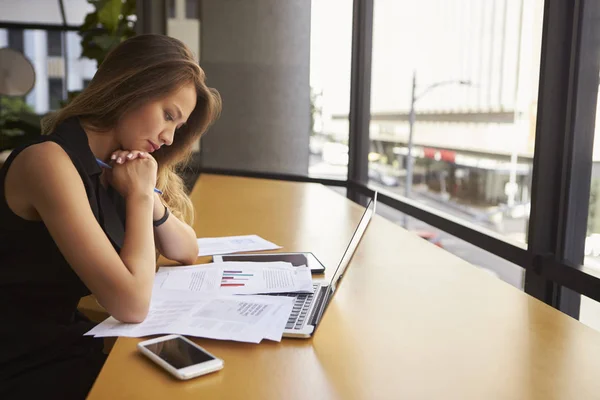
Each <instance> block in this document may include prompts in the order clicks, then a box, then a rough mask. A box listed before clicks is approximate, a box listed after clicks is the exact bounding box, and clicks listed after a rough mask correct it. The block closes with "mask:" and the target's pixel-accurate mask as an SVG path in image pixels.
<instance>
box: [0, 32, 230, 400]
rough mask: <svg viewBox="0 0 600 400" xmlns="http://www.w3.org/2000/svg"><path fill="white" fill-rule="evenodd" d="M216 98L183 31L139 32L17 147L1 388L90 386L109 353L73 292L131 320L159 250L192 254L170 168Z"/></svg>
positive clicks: (183, 200)
mask: <svg viewBox="0 0 600 400" xmlns="http://www.w3.org/2000/svg"><path fill="white" fill-rule="evenodd" d="M220 109H221V100H220V97H219V95H218V93H217V92H216V91H215V90H214V89H210V88H208V87H207V86H206V84H205V76H204V72H203V71H202V70H201V69H200V67H199V66H198V64H197V63H196V62H195V61H194V58H193V56H192V54H191V52H190V51H189V49H187V48H186V46H185V45H184V44H183V43H182V42H180V41H178V40H176V39H173V38H170V37H167V36H160V35H141V36H136V37H133V38H131V39H129V40H127V41H125V42H123V43H122V44H120V45H119V46H118V47H117V48H116V49H115V50H113V51H112V52H111V53H110V54H109V55H108V57H107V58H106V60H105V61H104V62H103V63H102V65H101V66H100V67H99V69H98V71H97V73H96V75H95V76H94V79H93V80H92V82H91V83H90V85H89V87H88V88H86V89H85V90H84V91H83V92H82V93H81V94H80V95H79V96H78V97H76V98H75V99H74V100H73V101H72V102H71V103H70V104H69V105H67V106H66V107H65V108H63V109H62V110H60V111H59V112H58V113H56V114H54V115H52V116H51V117H49V118H48V119H47V120H45V121H44V123H45V125H44V129H45V132H44V133H45V134H46V135H45V136H42V137H40V138H39V139H38V140H36V141H35V142H34V143H31V144H28V145H26V146H23V147H20V148H18V149H15V150H14V151H13V152H12V154H11V156H10V157H9V159H8V160H7V161H6V163H5V164H4V166H3V168H2V169H1V170H0V315H2V319H3V322H2V324H1V326H0V346H1V347H0V398H3V399H7V398H13V397H14V398H33V395H36V394H38V393H39V394H43V397H44V398H49V397H50V398H61V399H67V398H84V397H85V396H86V394H87V392H88V391H89V389H90V387H91V385H92V383H93V382H94V380H95V378H96V376H97V374H98V372H99V370H100V368H101V367H102V364H103V362H104V358H105V356H104V355H103V354H102V342H101V341H100V340H95V339H93V338H89V337H83V336H82V335H83V333H85V332H86V331H87V330H89V329H90V328H91V327H92V324H91V323H90V322H89V321H88V320H86V319H85V318H84V317H82V316H81V315H80V314H78V313H77V310H76V307H77V303H78V301H79V299H80V298H81V297H82V296H85V295H87V294H90V293H92V294H94V295H95V296H96V299H97V300H98V302H99V303H100V304H102V305H103V306H104V308H105V309H106V310H107V311H108V313H109V314H110V315H112V316H113V317H115V318H116V319H118V320H120V321H123V322H129V323H137V322H140V321H143V320H144V318H145V317H146V315H147V313H148V308H149V302H150V295H151V290H152V282H153V278H154V272H155V263H156V251H158V252H160V253H161V254H162V255H163V256H165V257H166V258H169V259H172V260H176V261H179V262H181V263H183V264H189V263H193V262H194V261H195V259H196V256H197V254H198V248H197V243H196V237H195V234H194V231H193V230H192V228H191V227H190V225H189V224H190V223H191V221H192V219H193V210H192V206H191V203H190V200H189V198H188V197H187V195H186V193H185V192H184V186H183V183H182V180H181V178H179V177H178V175H177V174H176V171H177V168H180V167H181V166H182V165H183V164H184V163H185V162H186V159H187V157H188V156H189V154H190V152H191V146H192V144H193V143H194V142H196V141H197V140H198V139H199V137H200V135H201V134H202V133H204V132H205V131H206V130H207V128H208V127H209V125H210V124H211V123H212V122H213V121H214V120H215V119H216V118H217V116H218V114H219V112H220ZM161 193H162V194H161ZM3 390H4V391H5V392H4V393H2V391H3Z"/></svg>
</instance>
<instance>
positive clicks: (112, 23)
mask: <svg viewBox="0 0 600 400" xmlns="http://www.w3.org/2000/svg"><path fill="white" fill-rule="evenodd" d="M135 2H136V0H88V3H90V4H92V5H93V6H94V11H92V12H91V13H89V14H87V15H86V16H85V20H84V21H83V24H82V25H81V26H80V27H79V31H78V33H79V36H81V57H85V58H89V59H90V60H96V67H98V66H100V64H102V61H104V59H105V58H106V56H107V55H108V53H109V52H110V51H111V50H112V49H114V48H115V47H116V46H117V45H118V44H119V43H121V42H122V41H124V40H126V39H129V38H130V37H132V36H134V35H135V21H136V15H135ZM79 93H81V90H76V91H72V92H69V93H68V98H67V100H66V101H63V102H61V105H62V106H63V107H64V106H65V105H67V104H69V102H71V100H73V99H74V98H75V97H77V95H79Z"/></svg>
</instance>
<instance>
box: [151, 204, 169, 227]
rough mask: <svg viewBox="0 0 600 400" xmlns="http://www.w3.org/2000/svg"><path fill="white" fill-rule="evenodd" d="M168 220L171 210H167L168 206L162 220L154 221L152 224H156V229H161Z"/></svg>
mask: <svg viewBox="0 0 600 400" xmlns="http://www.w3.org/2000/svg"><path fill="white" fill-rule="evenodd" d="M167 218H169V209H168V208H167V206H165V214H164V215H163V216H162V217H161V218H160V219H157V220H156V221H152V223H153V224H154V227H155V228H156V227H159V226H161V225H162V224H164V223H165V221H166V220H167Z"/></svg>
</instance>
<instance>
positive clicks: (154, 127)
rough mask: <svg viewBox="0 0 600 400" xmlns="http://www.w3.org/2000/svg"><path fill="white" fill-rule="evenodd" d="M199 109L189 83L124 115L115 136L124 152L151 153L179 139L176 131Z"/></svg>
mask: <svg viewBox="0 0 600 400" xmlns="http://www.w3.org/2000/svg"><path fill="white" fill-rule="evenodd" d="M195 107H196V88H195V87H194V85H193V84H192V83H189V84H186V85H184V86H182V87H180V88H179V89H177V90H175V91H174V92H173V93H171V94H169V95H167V96H166V97H163V98H162V99H159V100H155V101H151V102H149V103H146V104H144V105H142V106H141V107H139V108H137V109H134V110H132V111H130V112H129V113H127V114H125V115H124V116H123V118H121V120H120V121H119V123H118V124H117V127H116V129H115V135H116V136H115V137H116V140H117V142H118V144H119V147H120V148H121V149H122V150H130V151H131V150H139V151H147V152H149V153H152V152H154V151H156V150H158V149H159V148H161V147H162V146H170V145H171V144H172V143H173V141H175V140H177V138H176V137H175V131H176V130H177V129H179V128H180V127H181V126H182V125H183V124H185V123H186V121H187V119H188V118H189V116H190V114H191V113H192V111H193V110H194V108H195Z"/></svg>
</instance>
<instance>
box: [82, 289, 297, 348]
mask: <svg viewBox="0 0 600 400" xmlns="http://www.w3.org/2000/svg"><path fill="white" fill-rule="evenodd" d="M292 306H293V299H292V298H290V297H275V296H206V295H199V294H198V293H193V292H175V293H174V292H168V293H167V292H160V291H159V292H157V293H153V295H152V303H151V305H150V312H149V314H148V316H147V317H146V319H145V320H144V322H142V323H139V324H125V323H122V322H119V321H117V320H116V319H114V318H112V317H110V318H108V319H106V320H105V321H104V322H102V323H100V324H99V325H97V326H96V327H95V328H93V329H92V330H90V331H89V332H87V333H86V335H94V336H95V337H106V336H127V337H141V336H148V335H156V334H181V335H190V336H198V337H205V338H211V339H221V340H235V341H241V342H250V343H260V341H261V340H262V339H263V338H266V339H270V340H275V341H279V340H281V334H282V332H283V328H284V327H285V323H286V321H287V319H288V317H289V315H290V313H291V310H292Z"/></svg>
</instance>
